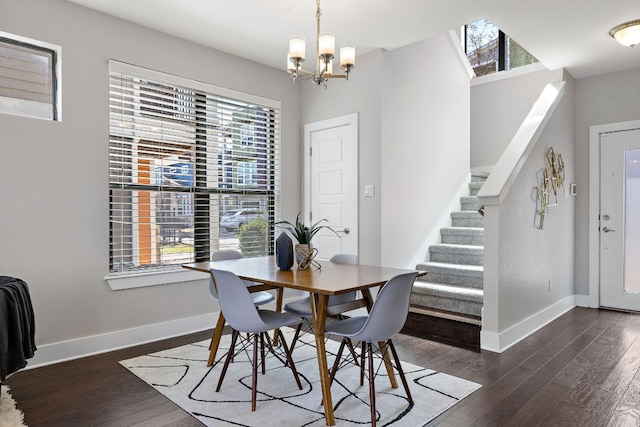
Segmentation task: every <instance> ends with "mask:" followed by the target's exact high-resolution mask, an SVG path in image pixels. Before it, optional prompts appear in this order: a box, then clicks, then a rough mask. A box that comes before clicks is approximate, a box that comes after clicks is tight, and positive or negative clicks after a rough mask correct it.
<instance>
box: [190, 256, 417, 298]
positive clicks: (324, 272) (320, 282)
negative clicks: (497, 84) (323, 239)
mask: <svg viewBox="0 0 640 427" xmlns="http://www.w3.org/2000/svg"><path fill="white" fill-rule="evenodd" d="M318 262H319V263H320V265H321V266H322V268H321V269H318V268H315V267H313V266H311V267H309V268H307V269H306V270H298V268H297V266H295V265H294V266H293V267H292V268H291V270H288V271H285V270H280V269H279V268H278V266H277V264H276V258H275V256H264V257H255V258H241V259H234V260H227V261H204V262H195V263H189V264H183V265H182V266H183V267H184V268H188V269H191V270H196V271H201V272H203V273H209V272H210V269H211V268H216V269H219V270H227V271H231V272H233V273H235V274H236V275H237V276H238V277H240V278H241V279H245V280H252V281H256V282H261V283H264V284H268V285H274V286H278V287H284V288H290V289H298V290H301V291H307V292H312V293H318V294H324V295H336V294H341V293H345V292H350V291H357V290H362V289H368V288H371V287H374V286H378V285H383V284H384V283H386V282H387V280H389V279H391V278H392V277H393V276H396V275H398V274H402V273H408V272H410V271H415V270H406V269H400V268H388V267H376V266H369V265H361V264H357V265H353V264H339V263H335V262H330V261H318ZM424 274H426V273H423V272H421V273H420V275H424Z"/></svg>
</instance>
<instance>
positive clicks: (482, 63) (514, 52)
mask: <svg viewBox="0 0 640 427" xmlns="http://www.w3.org/2000/svg"><path fill="white" fill-rule="evenodd" d="M464 29H465V31H464V36H465V52H466V54H467V58H469V62H470V63H471V66H472V67H473V70H474V71H475V73H476V76H484V75H486V74H492V73H495V72H498V71H505V70H511V69H513V68H516V67H520V66H522V65H527V64H533V63H534V62H538V60H537V59H536V58H535V57H534V56H533V55H531V54H530V53H529V52H527V51H526V50H525V49H524V48H523V47H522V46H520V45H519V44H518V43H516V41H515V40H513V39H512V38H510V37H509V36H507V35H506V34H505V33H503V32H502V31H500V29H499V28H498V27H496V26H495V25H494V24H493V23H492V22H491V21H489V20H488V19H486V18H485V19H480V20H478V21H475V22H472V23H470V24H467V25H465V27H464Z"/></svg>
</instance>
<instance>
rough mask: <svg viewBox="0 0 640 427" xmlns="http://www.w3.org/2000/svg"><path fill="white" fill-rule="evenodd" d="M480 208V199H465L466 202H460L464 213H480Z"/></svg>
mask: <svg viewBox="0 0 640 427" xmlns="http://www.w3.org/2000/svg"><path fill="white" fill-rule="evenodd" d="M480 206H482V205H481V204H480V199H478V198H477V197H473V198H471V197H468V198H465V199H464V200H462V199H461V200H460V207H461V209H462V210H463V211H476V212H477V211H478V209H480Z"/></svg>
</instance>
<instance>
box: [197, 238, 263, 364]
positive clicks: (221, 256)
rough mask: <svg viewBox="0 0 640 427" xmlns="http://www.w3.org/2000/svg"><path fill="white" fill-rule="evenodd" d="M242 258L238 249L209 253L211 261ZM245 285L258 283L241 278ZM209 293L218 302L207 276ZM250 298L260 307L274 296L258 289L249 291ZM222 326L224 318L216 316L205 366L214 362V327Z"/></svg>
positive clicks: (214, 289) (216, 293)
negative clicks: (216, 319)
mask: <svg viewBox="0 0 640 427" xmlns="http://www.w3.org/2000/svg"><path fill="white" fill-rule="evenodd" d="M240 258H242V254H241V253H240V252H238V251H234V250H223V251H216V252H214V253H212V254H211V261H226V260H232V259H240ZM242 282H243V283H244V284H245V285H246V286H247V287H251V286H256V285H259V283H256V282H251V281H249V280H243V281H242ZM209 294H210V295H211V298H213V299H214V300H215V301H217V302H218V303H219V299H218V292H217V290H216V287H215V286H214V285H213V280H212V279H211V277H209ZM250 294H251V300H252V301H253V304H254V305H255V306H256V307H260V306H263V305H265V304H268V303H270V302H271V301H273V300H274V299H275V297H274V296H273V294H271V293H270V292H267V291H258V292H251V293H250ZM222 327H224V320H223V317H222V316H218V321H217V322H216V327H215V329H214V330H213V335H212V337H211V343H210V344H209V352H210V353H209V361H208V363H207V366H211V365H212V364H213V362H214V358H215V356H216V355H215V354H214V352H215V351H216V349H214V348H213V342H214V337H215V334H216V329H217V328H222Z"/></svg>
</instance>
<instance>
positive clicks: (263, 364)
mask: <svg viewBox="0 0 640 427" xmlns="http://www.w3.org/2000/svg"><path fill="white" fill-rule="evenodd" d="M260 358H261V360H262V375H264V374H265V373H266V367H265V365H266V364H265V363H264V333H261V334H260Z"/></svg>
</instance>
